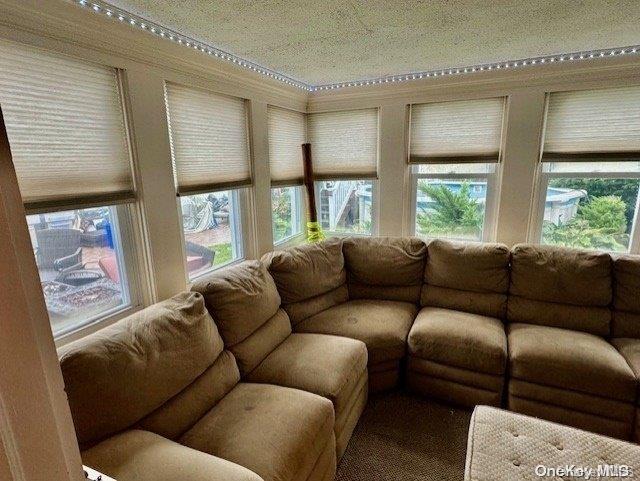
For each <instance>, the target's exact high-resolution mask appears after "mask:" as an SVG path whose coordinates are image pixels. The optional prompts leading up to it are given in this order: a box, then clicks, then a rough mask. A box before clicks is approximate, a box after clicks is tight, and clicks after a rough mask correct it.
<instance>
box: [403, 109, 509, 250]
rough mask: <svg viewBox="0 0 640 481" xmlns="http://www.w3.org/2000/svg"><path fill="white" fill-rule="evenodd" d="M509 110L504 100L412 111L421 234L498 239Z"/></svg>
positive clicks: (414, 178)
mask: <svg viewBox="0 0 640 481" xmlns="http://www.w3.org/2000/svg"><path fill="white" fill-rule="evenodd" d="M503 110H504V99H502V98H494V99H480V100H465V101H455V102H444V103H437V104H421V105H412V106H411V126H410V131H411V137H410V147H409V163H410V164H411V167H410V168H411V179H412V202H411V206H412V210H413V215H412V219H413V226H412V227H413V229H414V232H415V235H417V236H420V237H428V238H431V237H445V238H449V239H459V240H474V241H482V240H485V241H486V240H491V239H492V238H493V226H494V220H493V218H494V214H495V197H496V177H497V172H498V166H499V160H500V142H501V140H500V139H501V132H502V113H503Z"/></svg>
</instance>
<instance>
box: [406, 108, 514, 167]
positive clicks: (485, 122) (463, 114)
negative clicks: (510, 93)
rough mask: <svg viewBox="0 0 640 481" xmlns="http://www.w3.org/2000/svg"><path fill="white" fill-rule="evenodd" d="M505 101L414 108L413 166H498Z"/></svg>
mask: <svg viewBox="0 0 640 481" xmlns="http://www.w3.org/2000/svg"><path fill="white" fill-rule="evenodd" d="M503 111H504V98H490V99H479V100H461V101H453V102H442V103H430V104H418V105H412V106H411V134H410V135H411V137H410V144H409V162H410V163H415V164H439V163H465V162H498V161H499V160H500V137H501V132H502V114H503Z"/></svg>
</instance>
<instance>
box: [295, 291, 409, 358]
mask: <svg viewBox="0 0 640 481" xmlns="http://www.w3.org/2000/svg"><path fill="white" fill-rule="evenodd" d="M417 312H418V308H417V307H416V306H415V304H412V303H408V302H398V301H381V300H373V299H368V300H366V299H356V300H353V301H347V302H345V303H342V304H339V305H337V306H334V307H331V308H329V309H326V310H324V311H322V312H320V313H318V314H316V315H314V316H311V317H309V318H308V319H305V320H304V321H302V322H301V323H300V324H298V325H297V326H296V327H295V330H296V332H310V333H317V334H333V335H336V336H344V337H349V338H352V339H358V340H360V341H362V342H364V343H365V344H366V345H367V351H368V355H369V365H372V364H378V363H382V362H385V361H397V360H399V359H401V358H402V357H403V356H404V354H405V350H406V339H407V334H408V333H409V329H411V325H412V324H413V320H414V319H415V317H416V314H417Z"/></svg>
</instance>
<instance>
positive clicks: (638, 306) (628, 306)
mask: <svg viewBox="0 0 640 481" xmlns="http://www.w3.org/2000/svg"><path fill="white" fill-rule="evenodd" d="M613 281H614V285H613V293H614V296H613V309H614V311H613V324H612V327H611V331H612V335H613V336H614V337H635V338H640V296H639V295H638V293H639V292H640V256H632V255H620V256H616V257H614V259H613Z"/></svg>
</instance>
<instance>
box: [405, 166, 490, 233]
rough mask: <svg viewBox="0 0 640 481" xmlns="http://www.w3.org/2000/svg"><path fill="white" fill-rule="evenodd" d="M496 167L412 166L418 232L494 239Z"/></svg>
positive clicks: (415, 217) (415, 219)
mask: <svg viewBox="0 0 640 481" xmlns="http://www.w3.org/2000/svg"><path fill="white" fill-rule="evenodd" d="M496 166H497V164H495V163H487V164H421V165H414V166H412V167H411V169H412V180H413V202H412V206H413V209H414V216H413V218H414V228H415V235H417V236H419V237H424V238H433V237H444V238H448V239H457V240H472V241H482V240H488V239H490V238H491V232H492V227H493V211H494V207H493V206H494V203H495V199H494V197H495V173H496Z"/></svg>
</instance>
